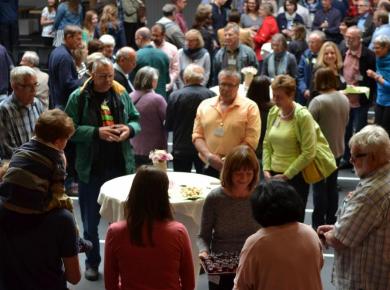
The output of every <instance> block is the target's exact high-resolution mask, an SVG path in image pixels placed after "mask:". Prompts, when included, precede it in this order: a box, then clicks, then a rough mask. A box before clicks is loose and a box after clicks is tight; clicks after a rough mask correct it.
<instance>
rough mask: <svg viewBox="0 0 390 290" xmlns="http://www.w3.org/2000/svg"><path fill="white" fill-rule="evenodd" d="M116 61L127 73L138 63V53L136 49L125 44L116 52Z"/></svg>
mask: <svg viewBox="0 0 390 290" xmlns="http://www.w3.org/2000/svg"><path fill="white" fill-rule="evenodd" d="M116 63H117V64H118V65H119V66H120V67H121V69H122V70H123V72H124V73H125V74H129V73H131V71H132V70H133V69H134V67H135V65H136V63H137V54H136V52H135V50H134V49H132V48H131V47H129V46H124V47H122V48H121V49H119V50H118V52H117V53H116Z"/></svg>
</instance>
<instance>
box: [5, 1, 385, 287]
mask: <svg viewBox="0 0 390 290" xmlns="http://www.w3.org/2000/svg"><path fill="white" fill-rule="evenodd" d="M94 2H95V1H91V3H90V7H89V8H91V10H89V9H88V8H87V9H85V5H84V6H83V5H82V3H80V1H79V0H66V1H62V2H60V3H57V1H56V0H48V1H47V6H46V7H44V9H43V10H42V16H41V21H40V22H41V26H42V43H43V44H44V45H46V46H48V47H52V51H51V53H50V56H49V58H48V61H47V63H48V68H47V73H45V72H44V71H41V70H40V68H39V66H40V65H39V63H40V59H39V55H38V54H37V52H35V51H26V52H24V53H23V55H22V57H21V59H20V62H19V63H16V62H15V61H14V60H13V58H12V57H11V56H12V54H11V52H12V50H13V48H14V46H15V43H16V42H17V41H16V40H15V39H14V35H13V34H14V28H13V26H12V25H13V24H12V23H13V20H14V19H13V18H12V17H11V16H13V14H12V13H11V12H12V11H13V10H12V9H14V8H15V7H14V6H12V5H10V6H6V9H5V8H4V6H2V5H3V4H2V3H0V43H1V45H0V70H1V71H2V73H1V74H0V161H1V162H2V163H3V164H2V167H1V171H0V173H1V175H0V177H1V179H2V181H1V183H0V197H1V202H0V248H2V249H6V251H2V254H1V255H0V288H2V287H4V289H27V288H31V287H30V286H31V285H30V284H31V283H32V284H34V287H33V289H66V281H68V282H70V283H73V284H75V283H77V282H78V281H79V280H80V275H81V270H80V266H79V261H78V257H77V253H78V252H81V251H85V252H86V260H85V272H84V275H85V278H86V279H87V280H90V281H96V280H98V279H99V265H100V263H101V260H102V259H101V256H100V243H99V232H98V226H99V222H100V215H99V209H100V205H99V204H98V202H97V199H98V195H99V191H100V187H101V186H102V185H103V184H104V183H105V182H106V181H108V180H110V179H112V178H115V177H118V176H122V175H126V174H132V173H135V172H136V176H135V179H134V182H133V186H132V189H131V191H130V193H129V197H128V200H127V202H126V221H123V222H119V223H114V224H112V225H110V227H109V230H108V233H107V236H106V244H105V259H104V274H105V275H104V276H105V286H106V288H107V289H135V288H139V287H140V285H148V287H149V288H150V289H155V288H156V287H157V286H156V285H157V284H156V283H159V282H161V283H165V284H166V285H167V288H169V289H186V290H187V289H188V290H190V289H194V287H195V279H196V277H195V276H194V265H193V262H192V259H191V257H192V255H191V245H190V243H191V241H190V239H189V237H188V232H187V229H186V228H185V227H184V226H183V225H182V224H180V223H178V222H176V221H174V220H173V214H172V212H171V208H170V206H169V196H168V185H169V181H168V177H167V175H166V174H165V173H164V172H162V171H160V170H158V169H156V168H154V167H152V166H151V164H152V161H151V160H150V159H149V152H150V151H152V150H154V149H163V150H167V149H168V141H167V139H168V133H169V132H172V133H173V134H172V135H173V145H172V155H173V170H175V171H185V172H191V170H192V168H193V167H194V168H195V170H196V172H197V173H201V174H206V175H210V176H213V177H217V178H220V180H221V187H220V188H217V189H215V190H213V191H212V192H211V193H210V194H208V195H207V198H206V199H205V203H204V207H203V213H202V220H201V221H200V224H201V229H200V233H199V238H198V246H199V256H200V258H202V259H207V257H208V256H209V255H211V254H214V253H221V252H226V251H229V252H241V254H240V262H239V265H238V269H237V273H236V274H230V275H213V276H211V275H210V276H209V289H211V290H214V289H216V290H225V289H237V290H238V289H322V285H321V278H320V271H321V268H322V266H323V258H322V251H323V248H324V247H328V246H330V247H333V248H334V249H335V267H334V275H333V278H334V279H333V281H334V283H335V285H336V288H337V289H357V290H358V289H378V290H382V289H383V290H384V289H389V288H390V264H389V255H390V254H389V253H390V235H389V233H390V214H389V212H390V188H389V186H388V184H389V181H390V180H389V179H390V171H389V169H388V167H389V166H390V165H389V162H390V152H389V150H390V139H389V133H390V109H389V108H390V69H389V68H390V63H388V61H387V59H388V58H390V24H389V12H390V3H389V2H388V1H387V0H381V1H380V2H378V1H377V0H374V1H369V0H350V1H347V0H344V1H336V0H334V1H332V0H321V1H319V0H308V1H305V0H303V1H299V2H297V1H296V0H285V1H276V0H263V1H258V0H233V1H231V0H214V1H207V0H203V1H201V3H200V4H199V5H198V6H197V8H196V11H194V19H193V23H192V26H190V25H189V24H188V23H189V22H187V21H188V19H185V18H184V16H183V11H184V10H185V9H186V5H187V4H188V3H187V1H186V0H172V1H169V3H166V4H164V6H163V7H162V11H161V13H162V15H161V18H160V19H159V20H158V21H156V23H148V22H147V14H146V5H145V3H144V1H142V0H117V1H109V0H104V1H97V3H94ZM167 2H168V1H167ZM16 7H17V5H16ZM3 8H4V11H6V12H7V11H8V12H9V13H8V14H7V15H9V16H10V17H9V18H1V15H2V13H4V11H2V9H3ZM92 8H93V9H92ZM11 34H12V35H11ZM242 80H244V82H242ZM371 107H374V113H375V115H374V123H375V125H367V124H368V112H369V109H370V108H371ZM68 140H69V141H68ZM340 168H343V169H349V168H353V171H354V172H355V173H356V175H357V176H358V177H360V179H361V181H360V183H359V184H358V186H357V188H356V189H355V190H354V191H352V192H350V193H349V194H348V195H347V197H346V199H345V200H344V203H343V204H342V206H341V208H340V209H339V211H338V212H337V210H338V208H339V204H338V200H339V194H338V188H337V186H338V185H337V177H338V169H340ZM260 183H261V184H260ZM310 186H312V191H313V203H314V211H313V215H312V225H311V227H310V226H308V225H304V224H303V222H304V217H305V213H304V209H305V206H306V203H307V200H308V195H309V189H310ZM73 194H78V196H79V204H80V212H81V220H82V225H83V227H82V228H83V232H82V234H81V233H80V234H79V232H78V230H77V226H76V225H75V221H74V218H73V217H72V215H70V214H69V211H71V212H72V211H73V207H72V205H71V202H70V199H69V197H68V195H73ZM232 216H234V218H232ZM10 220H12V222H10ZM58 229H61V231H59V230H58ZM81 236H82V238H81ZM47 237H49V238H47ZM25 240H31V241H32V242H31V244H32V245H33V246H34V247H36V248H35V249H36V251H33V252H31V251H30V252H28V251H26V249H27V248H26V246H25V244H23V243H25ZM20 249H21V250H20ZM80 249H81V250H80ZM42 252H45V255H44V256H41V253H42ZM14 253H17V255H14ZM14 257H18V259H17V260H15V258H14ZM133 260H137V261H138V262H137V263H136V264H134V263H132V261H133ZM152 261H153V262H152ZM62 265H63V266H64V267H62ZM27 272H28V273H30V276H29V278H28V279H23V277H22V276H21V275H22V274H23V275H25V273H27ZM146 272H148V273H149V276H148V278H145V277H146V276H145V273H146ZM42 275H45V276H47V277H49V278H48V279H47V281H42V279H40V277H41V276H42ZM279 277H285V279H279ZM148 287H146V288H148Z"/></svg>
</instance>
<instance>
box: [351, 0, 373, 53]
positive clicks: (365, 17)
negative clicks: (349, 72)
mask: <svg viewBox="0 0 390 290" xmlns="http://www.w3.org/2000/svg"><path fill="white" fill-rule="evenodd" d="M356 6H357V8H358V13H359V15H358V16H356V17H355V18H354V20H355V21H356V23H357V27H358V28H359V29H360V30H361V32H362V41H363V45H364V46H365V47H368V45H369V44H370V42H371V37H372V34H373V33H374V31H375V24H374V21H373V15H372V12H371V3H370V1H369V0H358V1H357V5H356Z"/></svg>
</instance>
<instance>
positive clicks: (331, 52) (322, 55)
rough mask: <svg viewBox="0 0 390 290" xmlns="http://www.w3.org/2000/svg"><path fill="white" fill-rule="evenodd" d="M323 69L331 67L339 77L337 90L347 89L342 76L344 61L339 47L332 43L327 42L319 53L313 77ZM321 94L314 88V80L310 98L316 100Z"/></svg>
mask: <svg viewBox="0 0 390 290" xmlns="http://www.w3.org/2000/svg"><path fill="white" fill-rule="evenodd" d="M321 67H329V68H330V69H331V70H332V71H333V73H334V74H335V75H336V76H337V82H338V85H337V90H342V89H344V88H345V87H346V84H345V80H344V78H343V77H342V75H341V72H342V67H343V59H342V57H341V53H340V50H339V49H338V47H337V45H336V44H335V43H334V42H332V41H327V42H325V43H324V44H323V45H322V46H321V49H320V51H319V53H318V56H317V63H316V65H315V67H314V71H313V75H315V72H316V71H317V70H318V69H319V68H321ZM318 94H319V92H318V91H316V89H315V86H314V78H313V79H312V83H311V87H310V98H314V97H315V96H317V95H318Z"/></svg>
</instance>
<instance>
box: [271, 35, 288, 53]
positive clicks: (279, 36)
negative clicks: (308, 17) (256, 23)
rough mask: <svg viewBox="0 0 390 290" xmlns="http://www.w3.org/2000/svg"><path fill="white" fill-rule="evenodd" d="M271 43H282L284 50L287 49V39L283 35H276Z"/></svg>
mask: <svg viewBox="0 0 390 290" xmlns="http://www.w3.org/2000/svg"><path fill="white" fill-rule="evenodd" d="M271 41H280V42H281V43H282V45H283V48H284V49H287V40H286V37H285V36H284V35H283V34H281V33H276V34H274V36H272V39H271Z"/></svg>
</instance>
